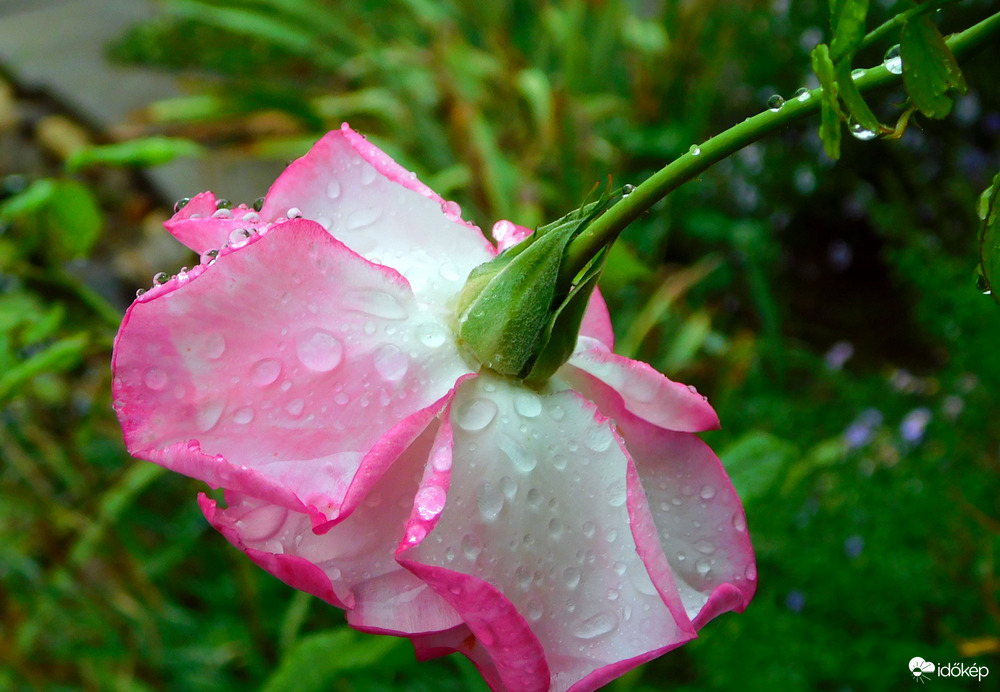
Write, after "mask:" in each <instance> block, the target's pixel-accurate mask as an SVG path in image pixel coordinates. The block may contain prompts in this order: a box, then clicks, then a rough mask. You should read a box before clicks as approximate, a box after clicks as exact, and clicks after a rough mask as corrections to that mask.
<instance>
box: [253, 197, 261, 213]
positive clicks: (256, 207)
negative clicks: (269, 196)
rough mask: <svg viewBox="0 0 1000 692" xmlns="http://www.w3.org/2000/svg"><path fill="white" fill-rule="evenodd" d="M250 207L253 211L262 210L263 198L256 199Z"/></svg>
mask: <svg viewBox="0 0 1000 692" xmlns="http://www.w3.org/2000/svg"><path fill="white" fill-rule="evenodd" d="M252 207H253V210H254V211H260V210H261V209H263V208H264V198H263V197H258V198H257V199H255V200H254V201H253V205H252Z"/></svg>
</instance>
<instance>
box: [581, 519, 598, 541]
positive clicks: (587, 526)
mask: <svg viewBox="0 0 1000 692" xmlns="http://www.w3.org/2000/svg"><path fill="white" fill-rule="evenodd" d="M595 533H597V527H596V526H594V522H592V521H585V522H583V535H584V536H585V537H586V538H593V537H594V534H595Z"/></svg>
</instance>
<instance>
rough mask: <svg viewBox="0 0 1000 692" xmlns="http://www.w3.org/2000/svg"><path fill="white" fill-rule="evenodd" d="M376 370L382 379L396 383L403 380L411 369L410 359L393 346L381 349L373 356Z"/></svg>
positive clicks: (389, 345) (388, 345) (387, 345)
mask: <svg viewBox="0 0 1000 692" xmlns="http://www.w3.org/2000/svg"><path fill="white" fill-rule="evenodd" d="M373 360H374V364H375V370H376V371H377V372H378V374H379V375H381V376H382V379H384V380H388V381H389V382H396V381H398V380H401V379H403V377H404V376H405V375H406V370H407V369H408V368H409V367H410V358H409V356H407V355H406V354H405V353H403V352H402V351H401V350H399V348H398V347H397V346H395V345H393V344H385V345H384V346H382V347H380V348H379V349H378V350H377V351H376V352H375V355H374V356H373Z"/></svg>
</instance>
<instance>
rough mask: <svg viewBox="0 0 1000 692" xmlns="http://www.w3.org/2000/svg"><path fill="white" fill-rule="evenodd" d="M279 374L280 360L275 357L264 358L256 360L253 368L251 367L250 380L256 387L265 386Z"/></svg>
mask: <svg viewBox="0 0 1000 692" xmlns="http://www.w3.org/2000/svg"><path fill="white" fill-rule="evenodd" d="M280 374H281V361H279V360H277V359H275V358H264V359H263V360H259V361H257V363H256V364H255V365H254V366H253V368H251V370H250V381H251V382H253V383H254V384H255V385H257V386H258V387H266V386H267V385H269V384H271V383H272V382H274V381H275V380H276V379H278V375H280Z"/></svg>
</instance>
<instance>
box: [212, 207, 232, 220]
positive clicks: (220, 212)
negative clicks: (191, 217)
mask: <svg viewBox="0 0 1000 692" xmlns="http://www.w3.org/2000/svg"><path fill="white" fill-rule="evenodd" d="M212 218H213V219H231V218H233V212H232V211H230V210H229V209H216V210H215V211H214V212H213V213H212Z"/></svg>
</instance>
